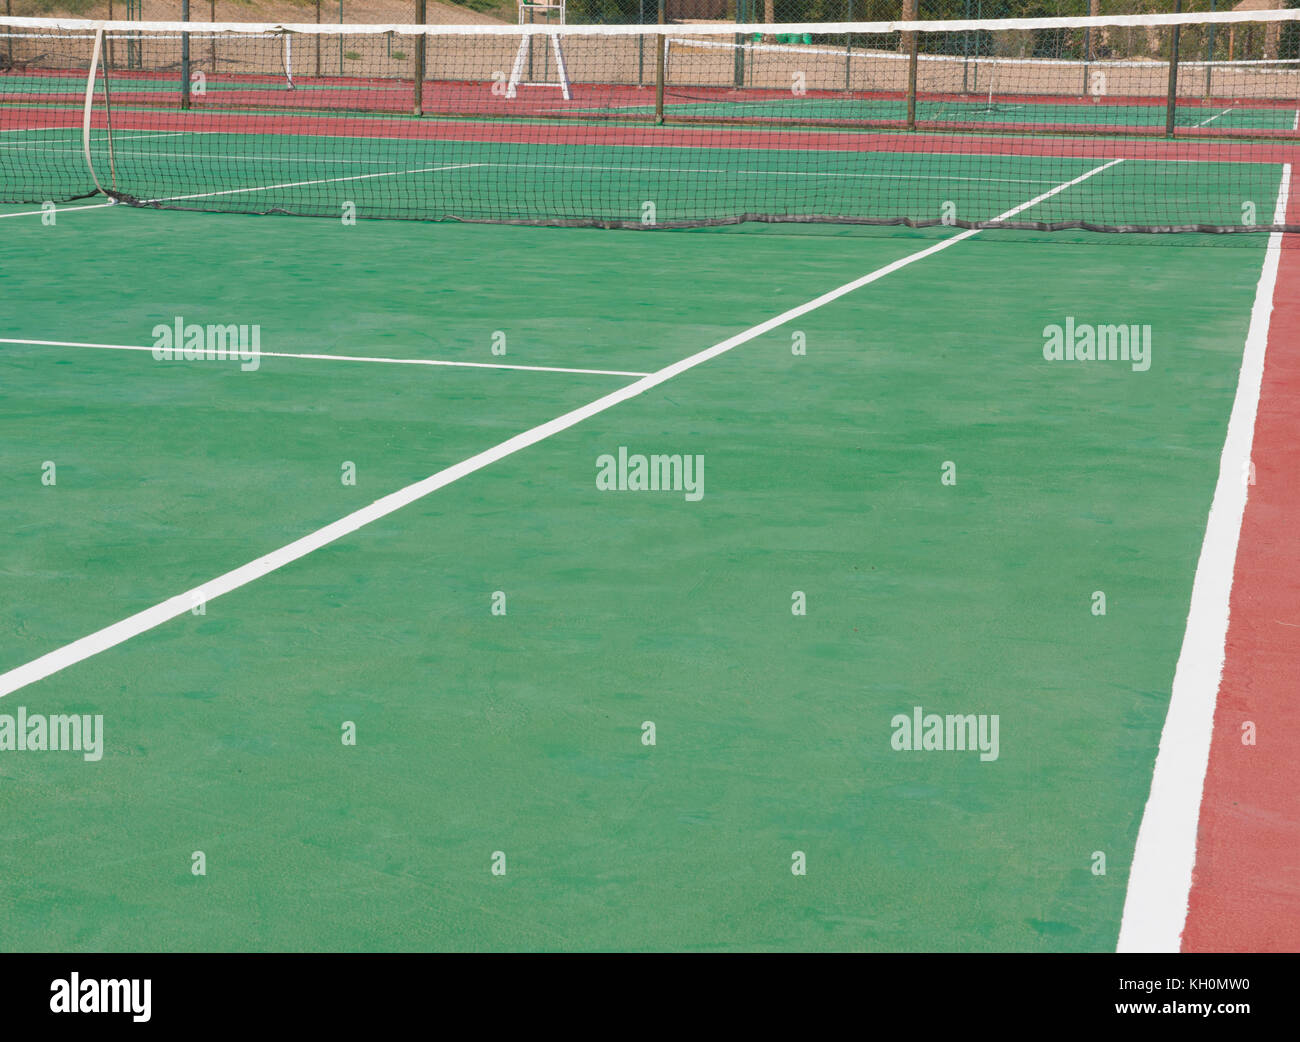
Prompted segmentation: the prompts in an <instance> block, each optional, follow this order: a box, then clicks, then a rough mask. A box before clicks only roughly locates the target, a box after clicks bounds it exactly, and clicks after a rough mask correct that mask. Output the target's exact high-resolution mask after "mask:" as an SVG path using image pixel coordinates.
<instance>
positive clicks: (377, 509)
mask: <svg viewBox="0 0 1300 1042" xmlns="http://www.w3.org/2000/svg"><path fill="white" fill-rule="evenodd" d="M1122 162H1124V160H1123V159H1112V160H1111V161H1110V162H1108V163H1104V164H1102V165H1101V166H1097V167H1094V168H1093V169H1091V170H1089V171H1087V173H1084V174H1080V175H1079V176H1078V177H1076V178H1073V179H1072V180H1070V181H1065V182H1062V183H1061V184H1059V185H1057V186H1056V187H1054V188H1052V189H1050V190H1048V191H1046V192H1044V193H1042V194H1041V195H1037V196H1035V197H1034V198H1033V199H1030V200H1028V201H1027V202H1023V203H1021V204H1020V205H1019V206H1016V207H1013V208H1012V209H1010V210H1008V211H1006V213H1003V214H999V215H998V216H997V217H996V218H994V219H995V220H999V221H1001V220H1007V219H1009V218H1011V217H1014V216H1015V215H1016V214H1018V213H1020V212H1021V211H1023V210H1027V209H1029V208H1030V207H1031V206H1036V205H1037V204H1038V203H1041V202H1043V201H1044V200H1046V199H1050V198H1051V197H1052V196H1054V195H1056V194H1058V193H1059V192H1063V191H1065V190H1066V189H1067V188H1071V187H1073V186H1074V185H1077V184H1079V183H1080V182H1082V181H1086V180H1087V179H1088V178H1090V177H1093V176H1094V175H1096V174H1099V173H1101V172H1102V171H1104V170H1108V169H1110V168H1111V167H1113V166H1115V165H1116V164H1118V163H1122ZM979 232H980V229H978V228H971V229H968V230H966V231H962V232H959V233H957V234H956V235H954V236H952V237H951V238H948V239H943V240H941V241H939V242H937V243H935V244H934V245H932V246H927V247H926V248H925V249H923V250H918V251H917V252H916V253H910V254H908V255H907V256H905V257H901V258H900V259H898V260H896V261H893V262H891V263H889V264H886V265H885V266H884V267H881V268H877V269H876V270H875V271H872V272H869V273H868V274H866V275H863V276H861V277H860V278H856V279H854V280H853V281H852V282H846V283H844V284H843V285H842V286H838V287H836V288H835V289H832V290H829V291H828V292H826V293H823V294H822V295H821V296H819V297H814V298H813V299H812V300H810V301H807V302H806V303H803V304H800V305H798V306H797V307H793V308H791V309H790V310H788V311H784V312H782V313H781V314H779V315H777V316H775V317H773V318H769V319H767V320H766V321H765V322H760V323H759V324H758V325H756V326H751V327H750V328H749V329H746V330H745V331H743V332H741V333H737V334H736V335H735V336H732V337H728V338H727V339H726V340H723V341H720V342H719V343H716V344H714V345H713V346H712V347H708V348H705V349H704V350H703V351H698V352H696V353H695V354H693V355H690V356H688V357H686V358H683V359H681V360H680V361H677V362H673V363H672V364H671V365H667V366H664V368H662V369H660V370H658V371H656V372H654V373H651V374H650V375H649V376H644V377H642V378H641V379H640V380H636V381H634V382H633V383H630V384H628V385H627V386H626V387H621V388H619V389H618V390H616V391H612V392H611V393H609V394H606V395H603V396H602V397H600V398H597V399H595V400H594V401H592V402H588V403H587V404H586V405H583V406H579V407H578V408H577V409H573V410H571V411H569V412H566V413H564V414H563V415H561V416H557V417H555V418H554V419H552V420H547V421H546V422H545V423H542V424H539V425H537V426H536V427H532V428H530V429H529V430H526V431H524V432H522V433H520V434H516V435H515V436H514V437H512V438H507V439H506V440H505V441H503V442H500V443H498V444H496V445H493V446H492V447H491V448H489V449H485V450H484V451H483V452H480V453H477V454H476V455H474V456H470V457H469V458H468V459H465V460H462V461H461V462H459V463H455V464H453V465H452V466H450V467H447V468H445V469H443V470H440V471H438V472H437V473H436V474H431V475H430V476H429V477H427V478H424V479H423V480H421V481H417V482H415V483H414V484H411V485H407V486H406V487H405V488H402V489H398V490H397V491H396V492H391V493H389V494H388V495H386V496H384V497H383V498H382V499H377V500H375V501H374V502H373V503H371V504H370V505H369V506H366V507H362V508H361V509H360V510H355V511H353V512H352V513H351V514H348V515H347V516H346V517H342V518H339V520H337V521H334V522H332V523H331V524H328V525H326V526H325V527H324V528H319V529H317V530H316V531H315V532H311V533H309V534H308V535H305V536H303V537H302V538H300V539H296V540H294V541H293V542H292V543H288V544H287V545H285V546H282V547H280V548H279V549H278V550H272V551H271V552H270V553H269V554H265V555H263V556H262V557H259V558H257V559H256V560H253V561H249V562H248V563H247V564H245V565H241V566H240V567H238V568H236V569H234V570H233V571H229V572H226V573H225V574H224V575H219V576H217V577H216V578H215V579H210V580H209V581H208V582H205V583H203V584H202V585H199V586H196V587H194V588H193V589H191V590H186V591H185V592H184V593H179V594H177V595H176V596H174V597H170V598H168V599H167V600H165V601H162V602H160V603H158V604H155V605H154V606H153V607H151V608H146V609H144V610H143V611H140V612H137V613H136V614H134V615H131V616H129V617H127V618H125V619H122V620H121V621H119V622H115V623H113V624H112V625H111V626H105V627H104V628H103V629H101V630H97V631H95V632H94V633H91V634H89V635H87V636H85V637H82V638H81V639H79V640H75V641H73V642H72V643H71V644H67V645H64V646H63V647H61V648H57V649H56V650H54V651H51V652H47V653H46V654H44V655H42V656H40V657H39V658H36V659H33V660H32V661H30V662H27V663H25V664H23V665H21V666H15V667H14V668H13V669H11V670H9V671H8V672H6V673H3V674H0V697H3V696H5V695H9V694H12V693H13V692H14V691H17V690H19V689H20V688H23V687H26V686H27V685H28V684H32V683H35V682H36V681H38V680H42V679H44V678H45V677H48V676H50V675H51V674H53V673H57V672H59V671H60V670H62V669H67V668H68V667H69V666H71V665H74V664H76V663H78V662H81V661H82V660H84V659H87V658H90V657H91V656H92V655H97V654H99V653H100V652H102V651H107V650H108V649H109V648H112V647H116V646H117V645H118V644H121V643H122V642H123V641H127V640H130V639H131V638H132V637H135V636H138V635H139V634H141V633H144V632H146V631H148V630H151V629H153V628H154V627H156V626H160V625H162V624H163V623H164V622H168V621H169V620H171V619H174V618H176V617H178V616H180V615H183V614H184V613H185V612H187V611H189V610H190V609H191V608H193V607H194V605H195V604H196V603H207V602H208V601H211V600H215V599H216V598H218V597H220V596H221V595H222V594H226V593H230V592H231V591H233V590H237V589H239V588H240V587H241V586H246V585H247V584H248V583H251V582H253V580H255V579H260V578H261V577H262V576H264V575H269V574H270V573H271V572H274V571H276V570H277V569H280V568H283V567H284V566H285V565H287V564H291V563H292V562H294V561H296V560H298V559H299V558H301V557H306V556H307V555H308V554H310V553H312V552H313V551H315V550H319V549H320V548H321V547H324V546H328V545H329V544H330V543H332V542H334V541H335V540H337V539H341V538H342V537H343V536H345V535H349V534H350V533H352V532H355V531H357V530H358V529H360V528H363V527H365V526H366V525H368V524H371V523H372V522H374V521H378V520H379V519H380V518H383V517H387V516H388V515H389V514H391V513H393V512H395V511H397V510H400V509H401V508H402V507H404V506H408V505H409V504H411V503H414V502H416V501H417V500H420V499H423V498H424V497H425V496H427V495H429V494H430V493H432V492H436V491H437V490H438V489H440V488H443V487H445V486H447V485H450V484H452V483H453V482H455V481H459V480H460V479H461V478H463V477H466V476H468V475H470V474H473V473H474V472H475V471H478V470H482V469H483V468H484V467H486V466H488V465H489V464H491V463H495V462H497V461H498V460H502V459H505V458H506V457H507V456H512V455H514V454H515V453H516V452H520V451H522V450H523V449H526V448H528V447H529V446H532V445H536V444H537V443H538V442H541V441H545V440H546V439H547V438H550V437H552V436H554V435H556V434H559V433H560V432H561V431H565V430H568V429H569V428H570V427H573V426H576V425H577V424H579V423H581V422H582V421H583V420H587V419H590V418H591V417H593V416H596V415H598V414H600V413H602V412H605V411H606V410H607V409H612V408H613V407H614V406H615V405H619V404H620V403H622V402H625V401H628V400H629V399H631V398H635V397H637V396H638V395H641V394H644V393H645V392H646V391H649V390H650V389H652V388H654V387H658V386H659V385H660V384H663V383H667V382H668V381H669V380H671V379H673V378H674V377H676V376H680V375H681V374H682V373H684V372H687V371H688V370H690V369H694V368H695V367H696V366H699V365H703V364H704V363H705V362H708V361H710V360H712V359H714V358H717V357H718V356H719V355H723V354H726V353H727V352H728V351H730V350H732V349H733V348H736V347H739V346H740V345H741V344H745V343H748V342H749V341H751V340H753V339H755V338H756V337H760V336H762V335H763V334H764V333H767V332H770V331H771V330H773V329H776V328H778V327H780V326H783V325H785V323H787V322H789V321H791V320H792V319H796V318H799V317H800V316H801V315H806V314H808V313H809V312H810V311H815V310H817V309H818V308H820V307H822V306H824V305H826V304H829V303H831V302H832V301H835V300H838V299H839V298H840V297H843V296H845V295H847V294H849V293H852V292H853V291H854V290H857V289H861V288H862V287H863V286H867V285H870V284H871V283H873V282H876V281H877V280H879V279H882V278H884V277H885V276H886V275H890V274H892V273H894V272H896V271H899V270H901V269H903V268H905V267H907V266H908V265H910V264H915V263H916V262H917V261H919V260H924V259H925V258H926V257H930V256H933V255H934V254H936V253H939V252H940V251H941V250H946V249H948V247H950V246H955V245H956V244H957V243H959V242H962V241H964V240H965V239H969V238H970V237H971V236H973V235H978V234H979Z"/></svg>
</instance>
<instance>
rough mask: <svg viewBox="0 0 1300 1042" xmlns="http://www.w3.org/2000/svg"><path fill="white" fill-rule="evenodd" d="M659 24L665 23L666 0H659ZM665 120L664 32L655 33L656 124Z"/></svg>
mask: <svg viewBox="0 0 1300 1042" xmlns="http://www.w3.org/2000/svg"><path fill="white" fill-rule="evenodd" d="M659 24H660V25H664V24H665V21H664V0H659ZM663 121H664V34H663V33H655V125H656V126H659V125H662V123H663Z"/></svg>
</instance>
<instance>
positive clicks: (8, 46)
mask: <svg viewBox="0 0 1300 1042" xmlns="http://www.w3.org/2000/svg"><path fill="white" fill-rule="evenodd" d="M111 2H112V0H110V7H111ZM11 3H12V0H5V17H6V18H8V17H9V16H10V15H12V14H13V13H14V12H13V8H12V7H11V6H10V4H11ZM108 17H109V20H110V21H111V20H112V18H113V16H112V15H111V14H110V15H109V16H108ZM5 50H6V51H7V52H8V57H9V64H10V65H12V64H13V63H14V41H13V37H12V36H7V37H5Z"/></svg>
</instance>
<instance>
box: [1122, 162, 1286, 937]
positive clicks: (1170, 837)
mask: <svg viewBox="0 0 1300 1042" xmlns="http://www.w3.org/2000/svg"><path fill="white" fill-rule="evenodd" d="M1290 188H1291V164H1290V163H1286V164H1284V165H1283V167H1282V183H1281V185H1280V186H1279V188H1278V197H1277V206H1276V208H1275V209H1274V213H1273V222H1274V223H1275V224H1284V223H1285V222H1286V211H1287V197H1288V195H1289V194H1290ZM1281 248H1282V234H1281V233H1280V232H1273V233H1272V234H1270V235H1269V237H1268V247H1267V249H1266V250H1265V252H1264V265H1263V270H1262V271H1261V272H1260V275H1259V283H1258V285H1257V286H1256V287H1255V304H1254V307H1253V308H1252V309H1251V313H1250V330H1249V332H1248V333H1247V334H1246V347H1245V350H1244V352H1243V353H1242V359H1241V372H1240V375H1239V376H1238V378H1237V395H1236V398H1235V399H1234V400H1233V403H1232V413H1231V415H1230V416H1229V417H1228V433H1227V437H1226V438H1225V440H1224V442H1223V453H1222V455H1221V456H1220V457H1219V480H1218V484H1217V485H1216V486H1215V489H1214V499H1213V501H1212V502H1211V503H1210V516H1209V520H1208V521H1207V522H1206V524H1205V539H1204V540H1203V541H1202V543H1201V554H1200V559H1199V560H1198V561H1197V563H1196V577H1195V579H1193V581H1192V599H1191V604H1190V606H1189V608H1188V612H1187V629H1186V630H1185V631H1184V633H1183V646H1182V650H1181V651H1180V652H1179V654H1178V664H1177V666H1176V667H1175V668H1174V682H1173V689H1172V692H1171V694H1170V698H1169V711H1168V713H1167V715H1166V716H1165V725H1164V729H1163V730H1162V731H1161V733H1160V751H1159V752H1158V753H1157V754H1156V764H1155V771H1154V773H1153V774H1152V777H1151V795H1150V796H1149V797H1148V799H1147V804H1146V809H1145V810H1144V811H1143V813H1142V824H1141V826H1140V827H1139V828H1138V835H1137V845H1136V847H1135V849H1134V851H1133V866H1132V868H1131V869H1130V870H1129V877H1128V892H1127V894H1126V896H1125V898H1124V916H1123V919H1122V920H1121V922H1120V928H1119V942H1118V945H1117V950H1118V951H1121V952H1176V951H1178V950H1179V948H1180V947H1181V944H1182V935H1183V927H1184V926H1185V924H1186V922H1187V902H1188V897H1189V895H1190V893H1191V889H1192V869H1193V868H1194V867H1195V864H1196V831H1197V827H1198V825H1199V823H1200V812H1201V797H1202V794H1203V792H1204V789H1205V770H1206V767H1207V766H1208V765H1209V761H1210V738H1211V736H1212V734H1213V731H1214V706H1215V703H1216V702H1217V700H1218V695H1219V679H1220V677H1221V676H1222V674H1223V657H1224V642H1225V640H1226V638H1227V635H1228V606H1229V597H1230V595H1231V593H1232V575H1233V569H1234V566H1235V564H1236V560H1237V543H1238V540H1239V539H1240V537H1241V518H1242V515H1243V514H1244V513H1245V510H1246V492H1247V487H1246V481H1245V479H1244V474H1245V467H1246V466H1247V465H1248V464H1249V462H1250V452H1251V444H1252V442H1253V441H1254V436H1255V414H1256V412H1257V411H1258V408H1259V391H1260V386H1261V384H1262V382H1263V379H1264V352H1265V350H1266V349H1267V347H1268V325H1269V318H1270V316H1271V314H1272V311H1273V289H1274V286H1275V285H1276V283H1277V267H1278V261H1279V259H1280V257H1281Z"/></svg>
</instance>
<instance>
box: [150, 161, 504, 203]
mask: <svg viewBox="0 0 1300 1042" xmlns="http://www.w3.org/2000/svg"><path fill="white" fill-rule="evenodd" d="M482 165H483V164H482V163H449V164H447V165H446V166H426V167H423V168H421V169H419V170H384V171H381V172H380V173H377V174H350V175H348V176H347V177H325V178H321V179H320V180H317V181H289V182H287V183H285V184H280V185H255V186H254V187H252V188H229V189H227V190H226V191H224V192H195V193H194V194H193V195H169V196H165V197H163V198H161V199H146V200H145V201H144V202H145V205H149V204H152V203H175V202H180V201H182V200H185V199H211V198H213V197H214V196H218V195H242V194H244V193H246V192H270V191H274V190H275V189H277V188H302V187H303V186H304V185H328V184H334V183H335V182H336V181H366V180H369V179H370V178H372V177H404V176H406V175H407V174H432V173H436V172H437V171H439V170H465V169H467V168H469V167H472V166H482Z"/></svg>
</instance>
